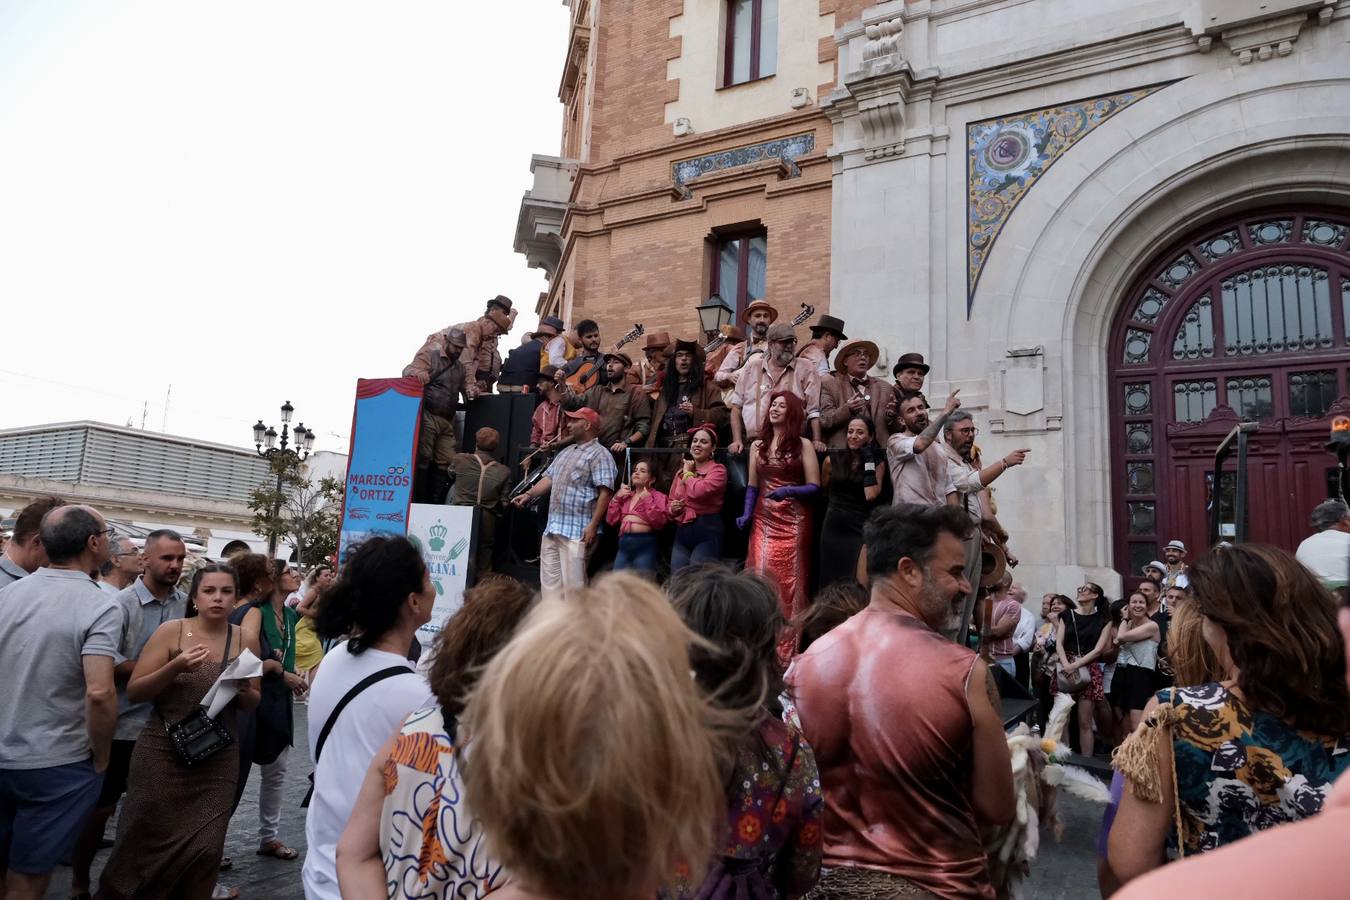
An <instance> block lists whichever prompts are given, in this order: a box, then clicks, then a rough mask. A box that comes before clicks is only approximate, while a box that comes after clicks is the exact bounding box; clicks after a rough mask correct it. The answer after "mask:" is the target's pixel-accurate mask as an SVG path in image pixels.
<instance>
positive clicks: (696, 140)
mask: <svg viewBox="0 0 1350 900" xmlns="http://www.w3.org/2000/svg"><path fill="white" fill-rule="evenodd" d="M571 6H572V10H573V18H572V32H571V43H570V47H569V51H568V55H567V63H566V67H565V73H564V75H563V78H562V85H561V90H560V96H561V98H562V100H563V103H564V108H565V115H564V126H563V134H562V140H561V145H562V148H563V149H562V154H561V156H560V157H536V158H535V160H534V171H535V189H534V190H533V191H531V192H530V194H528V195H527V197H526V199H525V202H524V203H523V205H522V209H521V217H520V226H519V228H518V230H517V235H516V240H517V249H520V250H521V251H522V252H525V253H526V254H527V256H528V258H529V260H530V263H531V264H532V265H537V266H542V267H543V268H545V270H546V271H547V272H548V274H549V276H550V289H549V292H548V294H547V295H546V296H545V297H544V298H542V300H541V305H540V309H541V312H552V313H559V314H562V315H563V316H564V317H565V318H568V319H569V320H570V321H575V320H577V319H578V318H581V317H592V318H596V319H598V320H600V322H601V323H602V325H603V326H605V329H606V343H608V342H609V341H611V340H612V339H613V337H614V336H615V335H616V334H617V333H619V332H622V331H625V330H627V329H628V328H629V327H631V324H632V323H633V322H634V321H643V322H644V324H646V325H647V327H648V328H649V329H655V330H671V331H683V332H685V333H690V332H692V330H693V328H694V326H695V322H696V319H695V316H694V312H693V308H694V307H695V306H696V305H697V304H698V303H700V302H701V301H702V300H703V299H704V298H706V297H707V296H708V295H709V294H710V293H712V292H714V291H719V292H721V293H722V294H723V295H724V296H734V297H737V298H738V299H739V300H741V302H743V301H744V298H745V297H746V296H747V294H753V292H754V291H760V292H762V293H764V294H766V295H767V296H768V297H769V298H770V299H771V300H773V301H774V302H775V303H776V304H777V305H778V306H779V307H780V309H782V310H783V311H784V312H785V313H790V312H791V311H792V310H793V309H795V308H796V306H797V304H798V303H801V302H811V303H814V304H816V305H817V306H818V307H820V308H821V309H822V310H823V309H826V308H828V309H829V310H830V311H831V312H832V313H833V314H835V315H838V316H840V317H842V318H844V319H845V320H847V322H848V323H849V325H850V332H851V333H854V334H855V335H856V334H863V335H865V336H867V337H868V338H870V339H872V340H875V341H876V342H877V343H878V344H879V345H880V346H881V347H882V348H883V350H884V352H883V356H882V361H881V363H880V364H879V368H884V369H889V366H888V362H889V361H890V360H893V359H894V358H895V357H896V356H897V355H899V354H900V353H902V352H906V351H918V352H921V353H923V354H925V356H927V357H928V358H929V360H930V361H931V362H932V363H933V373H932V378H931V382H930V389H929V394H930V396H942V395H944V394H945V392H946V391H947V390H949V389H950V388H951V387H953V386H955V387H960V388H961V389H962V397H963V399H964V401H965V404H966V406H967V407H968V408H971V409H973V410H974V411H975V412H976V413H977V418H978V420H979V426H980V428H981V436H980V442H981V444H982V445H984V446H987V447H989V448H990V449H992V450H999V449H1011V448H1013V447H1030V448H1031V449H1032V451H1033V454H1032V457H1031V462H1030V464H1029V465H1028V466H1027V467H1026V468H1025V469H1024V470H1019V471H1017V472H1016V473H1014V474H1013V475H1010V476H1009V477H1007V478H1005V479H1002V480H1001V481H1000V482H999V485H998V494H997V500H998V503H999V506H1000V517H1001V518H1002V519H1003V521H1004V523H1005V524H1006V525H1008V527H1009V529H1010V531H1011V532H1012V533H1013V536H1014V545H1013V546H1014V550H1015V552H1016V553H1017V555H1018V556H1019V557H1020V558H1021V560H1022V561H1023V566H1022V568H1020V569H1019V576H1020V577H1022V578H1023V579H1024V580H1025V581H1026V582H1027V583H1028V585H1029V586H1030V587H1032V588H1033V589H1034V590H1037V591H1039V590H1048V589H1052V588H1054V589H1059V590H1062V589H1064V588H1065V587H1069V586H1072V585H1073V584H1075V583H1077V582H1078V580H1079V579H1082V578H1084V577H1090V578H1093V579H1094V580H1099V581H1101V582H1102V583H1103V584H1106V585H1108V586H1109V587H1110V589H1111V590H1112V591H1116V590H1118V589H1119V585H1120V574H1124V575H1126V576H1127V577H1131V578H1132V577H1134V576H1136V575H1137V574H1138V569H1139V567H1140V565H1141V564H1142V563H1144V562H1147V561H1149V560H1152V559H1155V558H1157V556H1158V549H1159V547H1160V546H1161V545H1162V544H1163V543H1166V542H1167V541H1168V540H1170V539H1173V538H1180V539H1181V540H1184V541H1185V542H1186V543H1187V544H1188V545H1190V546H1191V547H1193V548H1196V549H1198V548H1200V547H1203V546H1204V544H1205V543H1206V529H1205V517H1206V515H1207V513H1206V508H1207V506H1208V505H1209V504H1210V503H1211V502H1218V503H1219V505H1220V508H1221V510H1222V511H1223V513H1224V515H1225V516H1226V517H1228V518H1229V519H1231V509H1230V506H1231V495H1232V487H1231V484H1230V482H1229V481H1227V480H1224V481H1222V482H1221V483H1220V484H1219V485H1218V486H1217V490H1216V486H1215V485H1214V484H1213V465H1212V454H1213V450H1214V448H1215V445H1216V444H1217V443H1218V441H1219V439H1220V438H1221V437H1222V436H1223V435H1224V434H1226V433H1227V432H1228V431H1229V429H1230V428H1231V427H1232V425H1233V424H1235V423H1236V422H1237V421H1239V420H1241V419H1250V420H1254V421H1257V422H1259V423H1260V429H1259V430H1258V432H1257V434H1256V435H1255V437H1254V438H1253V444H1252V464H1251V467H1250V471H1251V474H1252V479H1251V486H1252V498H1251V509H1250V524H1251V536H1252V538H1253V539H1256V540H1265V541H1271V542H1274V543H1278V544H1280V545H1283V546H1286V547H1290V548H1292V547H1293V546H1294V544H1295V543H1296V542H1297V540H1298V539H1300V538H1301V537H1302V536H1303V535H1304V534H1305V533H1306V531H1307V528H1306V525H1307V514H1308V512H1309V510H1310V509H1311V507H1312V505H1313V504H1315V502H1316V501H1317V500H1318V499H1320V498H1321V497H1323V496H1325V495H1326V491H1327V487H1326V485H1327V472H1328V470H1329V469H1330V468H1332V466H1333V464H1334V461H1333V460H1332V459H1331V457H1330V456H1328V455H1327V454H1325V453H1324V451H1322V449H1321V446H1320V445H1321V443H1322V441H1323V440H1324V434H1325V429H1326V426H1327V422H1328V414H1329V413H1330V412H1331V411H1332V409H1333V407H1335V406H1337V405H1341V406H1344V407H1346V408H1350V0H1142V2H1141V0H910V2H902V0H889V2H883V3H875V4H872V3H857V2H848V0H654V2H648V3H637V2H634V0H572V3H571ZM886 374H889V372H888V371H887V373H886ZM1216 498H1217V500H1216ZM1117 573H1120V574H1117Z"/></svg>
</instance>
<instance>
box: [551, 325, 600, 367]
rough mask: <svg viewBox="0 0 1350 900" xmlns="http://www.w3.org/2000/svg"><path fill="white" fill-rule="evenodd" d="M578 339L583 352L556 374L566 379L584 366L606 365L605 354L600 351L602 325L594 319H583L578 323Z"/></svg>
mask: <svg viewBox="0 0 1350 900" xmlns="http://www.w3.org/2000/svg"><path fill="white" fill-rule="evenodd" d="M577 340H579V341H581V352H580V353H578V354H577V355H576V356H574V357H572V359H571V360H570V361H569V362H568V363H567V365H565V366H563V367H562V368H561V369H559V370H558V374H557V375H556V376H555V377H556V378H557V379H558V380H559V381H564V380H566V379H568V378H570V377H571V376H573V375H575V374H576V373H577V372H579V371H580V370H581V367H582V366H585V365H592V366H595V367H596V368H597V369H603V368H604V367H605V354H603V353H601V352H600V326H599V325H597V324H595V321H594V320H593V319H582V320H581V321H580V322H578V323H577Z"/></svg>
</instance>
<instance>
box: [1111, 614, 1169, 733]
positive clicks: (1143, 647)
mask: <svg viewBox="0 0 1350 900" xmlns="http://www.w3.org/2000/svg"><path fill="white" fill-rule="evenodd" d="M1114 640H1115V643H1116V646H1117V647H1119V648H1120V654H1119V655H1118V656H1117V657H1116V674H1115V677H1114V678H1113V679H1112V682H1111V705H1112V706H1113V707H1115V708H1116V709H1117V710H1118V711H1119V713H1120V715H1121V716H1122V717H1124V718H1127V719H1128V721H1129V731H1134V730H1135V729H1136V728H1138V727H1139V723H1140V722H1141V721H1142V720H1143V718H1144V707H1145V706H1147V705H1148V701H1149V698H1151V697H1152V696H1153V689H1154V686H1155V685H1156V683H1157V680H1158V623H1157V622H1154V621H1153V620H1152V619H1150V618H1149V617H1148V600H1147V599H1146V598H1145V597H1144V595H1143V594H1141V593H1139V592H1138V591H1135V592H1134V593H1132V594H1130V596H1129V599H1128V600H1126V606H1125V619H1124V621H1123V622H1121V623H1120V625H1119V626H1118V627H1117V629H1116V636H1115V638H1114ZM1127 733H1128V732H1127Z"/></svg>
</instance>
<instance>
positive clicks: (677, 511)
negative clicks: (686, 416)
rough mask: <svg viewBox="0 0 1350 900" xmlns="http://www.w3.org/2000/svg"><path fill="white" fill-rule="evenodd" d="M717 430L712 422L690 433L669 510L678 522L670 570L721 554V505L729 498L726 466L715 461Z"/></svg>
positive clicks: (677, 473)
mask: <svg viewBox="0 0 1350 900" xmlns="http://www.w3.org/2000/svg"><path fill="white" fill-rule="evenodd" d="M716 449H717V429H716V428H715V427H714V426H713V425H711V424H704V425H699V426H696V427H695V428H693V429H691V430H690V432H689V455H688V456H687V457H686V458H685V460H684V462H683V464H682V465H681V466H680V471H678V472H676V473H675V478H674V480H673V481H671V483H670V492H669V494H668V495H667V504H666V509H667V511H668V512H669V513H670V518H671V519H672V520H674V521H675V522H676V528H675V547H674V549H673V550H672V551H671V554H670V571H671V572H672V573H673V572H678V571H679V570H680V569H683V568H684V567H685V566H690V565H697V564H699V563H706V562H714V561H715V560H717V559H719V558H721V556H722V536H723V529H722V507H723V506H724V505H725V504H726V499H727V467H726V466H724V465H722V464H721V463H720V462H715V461H714V460H713V451H714V450H716Z"/></svg>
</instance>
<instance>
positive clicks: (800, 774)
mask: <svg viewBox="0 0 1350 900" xmlns="http://www.w3.org/2000/svg"><path fill="white" fill-rule="evenodd" d="M727 800H728V804H727V831H726V837H725V843H724V845H723V847H722V855H721V856H720V857H719V858H717V859H716V860H714V861H713V864H712V866H711V868H709V870H708V872H707V874H706V875H705V876H704V878H703V880H702V882H701V883H692V884H691V883H690V881H689V877H690V871H689V868H688V867H687V866H682V867H681V868H680V871H679V872H678V873H677V878H676V881H675V883H674V884H673V885H672V886H671V888H670V889H669V890H668V891H665V892H663V894H662V896H663V898H665V900H789V898H796V897H801V896H802V895H804V894H805V893H806V892H807V891H809V890H810V889H811V888H812V887H813V886H814V885H815V883H816V879H817V878H818V877H819V876H820V857H821V846H822V845H821V818H822V816H823V815H824V802H825V801H824V798H823V797H822V795H821V792H820V773H819V772H818V771H817V770H816V757H815V754H814V753H813V752H812V751H811V746H810V745H809V744H807V743H806V739H805V738H803V737H802V736H801V732H799V731H798V730H797V729H795V728H793V727H792V726H790V725H787V724H784V723H783V722H781V721H779V720H778V719H767V720H765V722H764V723H763V724H762V725H760V726H759V731H758V732H757V733H756V734H753V735H751V737H750V739H749V740H747V741H746V742H745V743H744V745H743V746H742V747H741V749H740V752H739V754H738V755H737V759H736V768H735V770H734V772H733V774H732V778H731V781H730V783H729V786H728V793H727Z"/></svg>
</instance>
